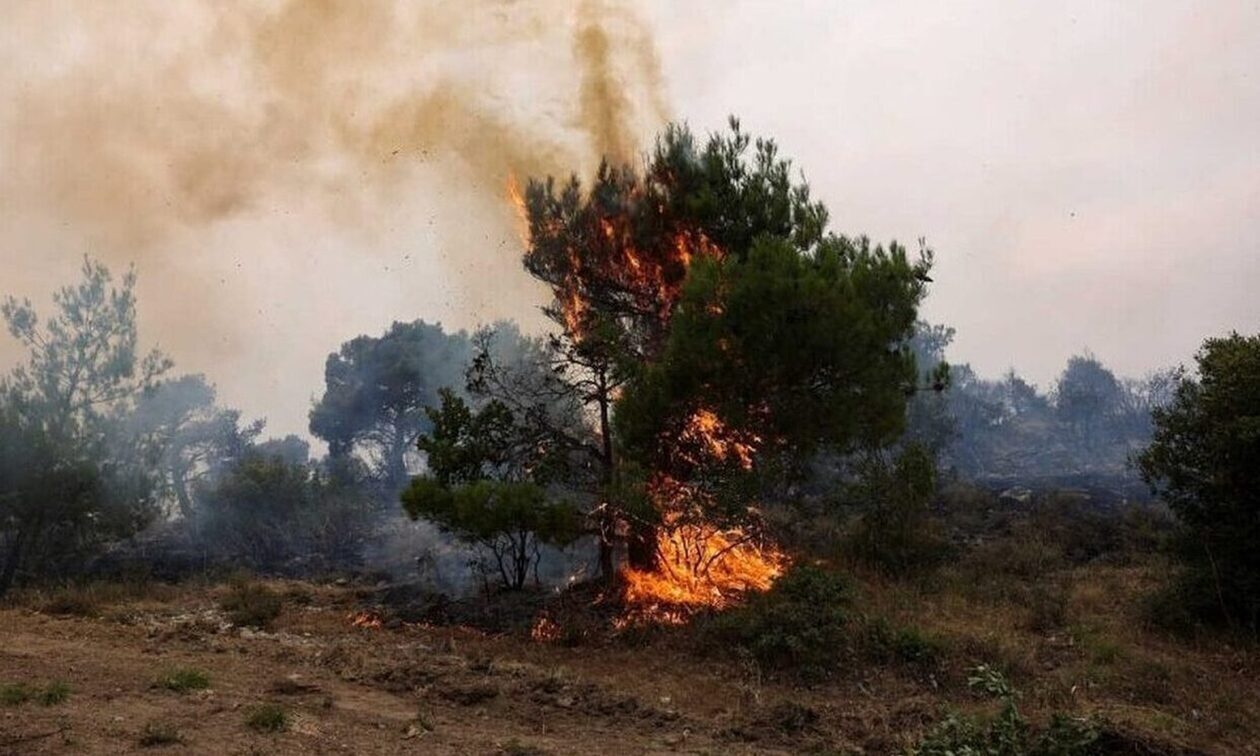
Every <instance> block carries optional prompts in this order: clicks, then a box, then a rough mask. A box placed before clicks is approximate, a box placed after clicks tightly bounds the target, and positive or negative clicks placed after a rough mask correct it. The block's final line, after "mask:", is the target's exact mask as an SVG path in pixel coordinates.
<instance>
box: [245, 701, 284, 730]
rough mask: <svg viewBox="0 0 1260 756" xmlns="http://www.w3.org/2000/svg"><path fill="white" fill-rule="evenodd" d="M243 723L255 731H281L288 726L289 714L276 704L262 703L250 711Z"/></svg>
mask: <svg viewBox="0 0 1260 756" xmlns="http://www.w3.org/2000/svg"><path fill="white" fill-rule="evenodd" d="M245 724H246V725H247V726H248V727H249V728H250V729H251V730H255V731H257V732H283V731H284V730H286V729H288V727H289V715H288V714H287V713H286V712H285V710H284V709H283V708H282V707H280V706H278V705H276V704H262V705H261V706H256V707H254V709H253V710H252V711H250V713H249V716H247V717H246V718H245Z"/></svg>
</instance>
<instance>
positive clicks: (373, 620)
mask: <svg viewBox="0 0 1260 756" xmlns="http://www.w3.org/2000/svg"><path fill="white" fill-rule="evenodd" d="M346 619H347V620H349V621H350V626H351V627H365V628H368V629H369V630H379V629H381V628H382V627H384V625H385V623H384V622H383V621H382V620H381V615H379V614H377V613H376V612H373V611H362V612H357V613H354V614H350V615H348V616H347V617H346Z"/></svg>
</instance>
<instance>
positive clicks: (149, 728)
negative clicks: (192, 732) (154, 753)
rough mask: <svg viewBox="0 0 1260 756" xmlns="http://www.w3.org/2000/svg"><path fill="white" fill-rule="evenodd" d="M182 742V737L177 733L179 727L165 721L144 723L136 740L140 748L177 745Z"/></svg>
mask: <svg viewBox="0 0 1260 756" xmlns="http://www.w3.org/2000/svg"><path fill="white" fill-rule="evenodd" d="M183 742H184V738H183V736H181V735H180V734H179V729H178V728H177V727H175V725H173V724H170V723H167V722H149V723H147V724H145V726H144V730H142V731H141V732H140V737H139V739H138V740H137V743H138V744H139V745H140V747H141V748H155V747H157V746H166V745H179V744H181V743H183Z"/></svg>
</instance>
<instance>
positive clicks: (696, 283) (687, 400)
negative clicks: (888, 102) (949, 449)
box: [616, 236, 929, 513]
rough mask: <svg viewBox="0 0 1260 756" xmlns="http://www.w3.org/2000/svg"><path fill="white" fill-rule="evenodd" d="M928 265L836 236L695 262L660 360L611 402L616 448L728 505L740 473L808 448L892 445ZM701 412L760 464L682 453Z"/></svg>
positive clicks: (732, 504)
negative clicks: (753, 445)
mask: <svg viewBox="0 0 1260 756" xmlns="http://www.w3.org/2000/svg"><path fill="white" fill-rule="evenodd" d="M928 267H929V262H928V258H927V257H926V256H924V257H923V258H921V259H920V260H919V261H918V262H911V261H910V259H909V258H908V257H907V255H906V252H905V250H904V249H903V248H901V247H899V246H897V245H895V244H894V245H893V246H891V247H890V248H888V249H885V248H882V247H876V246H872V245H871V244H870V243H869V242H868V241H867V240H866V239H847V238H844V237H834V236H829V237H826V238H825V239H823V240H821V241H820V242H819V243H818V245H817V247H816V248H815V249H813V250H812V251H811V252H810V253H809V254H804V253H803V252H802V251H801V250H799V249H798V248H796V247H794V246H793V245H792V244H791V243H789V242H787V241H784V240H781V239H780V240H776V239H770V238H763V239H761V240H760V241H758V242H757V243H755V244H754V245H753V247H752V248H751V249H750V250H747V251H746V252H745V253H744V254H743V255H732V256H730V257H727V258H722V259H721V260H701V261H697V262H696V263H694V264H693V266H692V269H691V274H690V276H689V278H688V280H687V283H686V285H685V287H684V289H683V294H682V298H681V299H680V301H679V304H678V307H677V309H676V310H675V313H674V317H673V320H672V323H671V328H670V332H669V335H668V339H667V340H666V342H665V348H664V351H663V353H662V355H661V357H660V359H659V360H657V361H655V362H653V363H651V364H648V365H646V366H644V367H643V368H642V369H641V370H639V371H637V373H636V375H635V377H634V380H632V381H631V382H630V383H629V384H628V385H627V387H626V391H625V393H624V394H623V396H622V398H621V400H620V401H619V402H618V405H617V415H616V419H617V429H618V432H619V434H620V437H621V439H622V441H623V444H624V446H625V447H626V452H627V454H628V455H629V456H630V457H631V458H633V459H636V460H638V461H639V462H640V463H641V464H643V465H644V466H645V467H647V468H649V469H653V470H664V471H666V472H668V473H669V474H670V475H671V477H673V478H674V479H675V480H678V481H681V482H685V483H688V484H689V485H690V486H691V487H692V488H693V489H696V490H702V491H708V492H710V493H712V494H714V496H715V498H716V500H717V501H718V502H719V503H721V504H725V506H724V507H723V512H735V513H739V512H742V511H743V506H744V505H746V504H747V503H748V501H749V500H751V499H752V498H754V497H755V496H756V492H757V487H755V486H752V485H747V484H741V483H740V481H739V480H738V479H739V478H740V477H741V475H745V476H747V475H752V476H756V475H765V474H773V473H776V472H787V473H791V472H793V471H794V470H795V469H796V466H797V465H798V464H799V463H800V462H802V461H803V460H806V459H809V458H810V457H809V455H810V453H811V452H813V451H816V450H819V449H828V450H832V451H836V452H841V453H847V452H851V451H854V450H856V449H858V448H878V447H881V446H884V445H886V444H889V443H891V442H892V441H893V440H895V439H896V438H897V437H898V436H899V435H900V434H901V432H902V430H903V428H904V419H905V406H906V393H907V391H909V390H911V389H912V387H913V386H915V385H916V368H915V364H914V357H913V355H912V354H911V352H910V351H909V349H908V348H907V347H905V346H904V344H905V342H906V341H907V340H908V339H909V336H910V334H911V331H912V328H913V325H914V322H915V314H916V308H917V305H918V302H919V300H920V299H921V297H922V296H923V293H924V288H923V287H924V284H923V278H924V277H926V271H927V270H928ZM890 345H891V346H890ZM898 345H902V346H898ZM701 408H704V409H708V410H709V411H712V412H713V413H715V414H716V416H717V417H719V418H720V419H721V420H722V422H723V425H724V427H725V430H724V433H725V434H726V435H727V436H728V437H730V438H736V439H738V438H746V439H754V438H755V439H760V441H759V443H758V444H757V449H758V457H759V460H760V462H761V464H757V465H754V466H753V468H752V469H751V470H747V471H746V470H745V469H744V468H745V467H746V466H745V465H744V464H743V463H742V461H741V460H739V459H738V458H737V457H735V456H734V455H728V456H727V457H726V458H725V459H716V460H715V459H713V458H712V455H709V456H707V457H706V456H705V455H703V454H701V453H696V452H694V451H688V450H685V449H684V450H683V452H682V453H679V450H678V449H677V444H676V442H675V439H679V438H686V436H685V429H686V427H687V423H688V422H690V420H691V418H692V417H693V415H694V413H695V412H696V411H697V410H698V409H701Z"/></svg>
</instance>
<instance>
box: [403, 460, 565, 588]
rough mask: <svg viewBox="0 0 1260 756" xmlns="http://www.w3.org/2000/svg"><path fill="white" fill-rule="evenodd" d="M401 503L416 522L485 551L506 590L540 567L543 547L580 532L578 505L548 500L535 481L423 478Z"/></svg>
mask: <svg viewBox="0 0 1260 756" xmlns="http://www.w3.org/2000/svg"><path fill="white" fill-rule="evenodd" d="M402 503H403V508H404V509H405V510H406V512H407V514H408V515H409V516H410V517H411V518H412V519H417V518H421V517H423V518H424V519H427V520H431V521H433V522H435V523H437V525H438V526H439V527H440V528H442V529H443V530H444V531H446V532H449V533H453V534H454V535H456V536H457V537H459V538H461V539H463V540H465V541H469V542H471V543H474V544H478V545H480V546H481V547H483V548H484V549H485V550H486V551H487V552H488V553H489V554H490V556H491V557H492V558H493V559H494V563H495V566H496V567H497V570H498V573H499V577H500V580H501V581H502V584H503V587H505V588H512V589H519V588H523V587H524V586H525V583H526V581H527V580H528V579H529V574H530V570H531V568H532V567H536V566H537V563H538V557H539V544H542V543H547V544H553V545H560V546H563V545H566V544H568V543H570V542H571V541H572V540H573V539H574V538H576V537H577V536H578V535H579V534H580V532H581V522H580V519H579V516H578V513H577V510H576V509H575V508H574V507H572V506H571V505H569V504H567V503H565V502H562V501H561V502H555V501H548V499H547V495H546V492H545V491H544V490H543V488H542V487H540V486H538V485H537V484H535V483H530V482H511V481H496V480H476V481H474V482H470V483H465V484H461V485H455V486H450V485H443V484H442V483H440V482H439V481H438V480H437V479H435V478H431V477H427V476H422V477H418V478H414V479H413V480H412V482H411V486H410V487H409V488H408V489H407V490H406V491H404V492H403V494H402Z"/></svg>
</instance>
